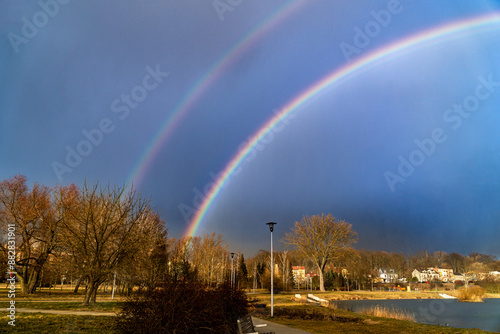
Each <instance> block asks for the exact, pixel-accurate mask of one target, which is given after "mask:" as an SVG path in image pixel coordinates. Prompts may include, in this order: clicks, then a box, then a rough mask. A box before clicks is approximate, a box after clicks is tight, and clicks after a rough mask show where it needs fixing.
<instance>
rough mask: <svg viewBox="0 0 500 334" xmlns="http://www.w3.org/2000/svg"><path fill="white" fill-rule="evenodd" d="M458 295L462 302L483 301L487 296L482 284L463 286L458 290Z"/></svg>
mask: <svg viewBox="0 0 500 334" xmlns="http://www.w3.org/2000/svg"><path fill="white" fill-rule="evenodd" d="M457 297H458V300H459V301H461V302H482V301H483V299H484V298H485V297H486V291H485V290H484V289H483V288H482V287H480V286H473V287H470V288H466V287H463V288H460V289H459V290H458V292H457Z"/></svg>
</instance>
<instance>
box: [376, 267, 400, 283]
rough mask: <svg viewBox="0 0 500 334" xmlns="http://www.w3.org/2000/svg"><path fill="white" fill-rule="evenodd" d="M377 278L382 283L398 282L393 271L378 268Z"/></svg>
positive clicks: (396, 275)
mask: <svg viewBox="0 0 500 334" xmlns="http://www.w3.org/2000/svg"><path fill="white" fill-rule="evenodd" d="M378 277H380V279H381V280H382V282H383V283H395V282H397V280H398V274H396V272H395V271H394V269H385V268H380V269H379V270H378Z"/></svg>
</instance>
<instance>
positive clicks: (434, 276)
mask: <svg viewBox="0 0 500 334" xmlns="http://www.w3.org/2000/svg"><path fill="white" fill-rule="evenodd" d="M411 276H412V277H416V278H417V280H418V282H420V283H426V282H431V281H432V280H439V273H437V272H436V271H434V269H431V268H429V269H415V270H413V272H412V273H411Z"/></svg>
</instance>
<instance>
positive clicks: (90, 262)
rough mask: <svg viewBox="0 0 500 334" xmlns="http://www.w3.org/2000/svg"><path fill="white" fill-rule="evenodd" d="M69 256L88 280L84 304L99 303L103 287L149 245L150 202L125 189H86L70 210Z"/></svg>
mask: <svg viewBox="0 0 500 334" xmlns="http://www.w3.org/2000/svg"><path fill="white" fill-rule="evenodd" d="M66 215H67V217H66V219H64V220H63V221H64V224H63V238H64V245H65V252H66V253H67V254H69V255H70V257H71V259H72V262H73V264H74V265H75V266H76V267H77V268H78V271H79V272H80V274H81V275H82V276H83V277H85V278H87V280H88V288H87V291H86V293H85V298H84V304H85V305H88V304H89V302H92V303H95V301H96V294H97V290H98V288H99V286H100V285H101V284H102V283H103V282H104V281H106V279H107V278H108V277H109V276H110V275H111V274H112V273H113V272H114V271H115V269H116V268H118V267H119V266H120V265H122V264H123V263H124V262H126V261H127V260H128V259H130V258H133V257H134V256H135V255H136V254H138V253H139V251H140V249H141V247H143V246H144V245H145V241H146V238H147V236H149V231H150V229H151V228H154V226H155V224H152V223H154V222H155V216H154V214H153V212H152V210H151V208H150V207H149V203H148V201H146V200H144V199H142V198H141V196H140V195H139V194H137V193H136V192H134V191H130V192H128V193H125V188H124V187H123V188H119V187H114V188H111V187H109V186H108V187H106V188H101V187H100V186H99V185H98V184H96V185H94V186H91V187H89V186H87V185H86V184H85V185H84V187H83V189H82V190H81V192H80V193H79V194H78V201H77V205H76V206H74V207H67V208H66Z"/></svg>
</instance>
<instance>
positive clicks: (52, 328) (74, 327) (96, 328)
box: [0, 313, 115, 334]
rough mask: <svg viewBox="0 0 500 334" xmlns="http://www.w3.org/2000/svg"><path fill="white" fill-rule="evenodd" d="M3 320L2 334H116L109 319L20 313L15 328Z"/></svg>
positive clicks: (0, 327)
mask: <svg viewBox="0 0 500 334" xmlns="http://www.w3.org/2000/svg"><path fill="white" fill-rule="evenodd" d="M2 319H3V321H5V323H3V324H1V325H0V332H1V333H47V334H48V333H50V334H54V333H102V334H110V333H115V331H113V321H112V319H109V317H93V316H81V315H57V314H43V315H42V314H36V313H33V314H30V313H18V314H16V322H15V324H16V326H15V327H12V326H10V325H7V320H6V319H7V318H6V317H2ZM6 327H7V330H5V331H4V329H5V328H6Z"/></svg>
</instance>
